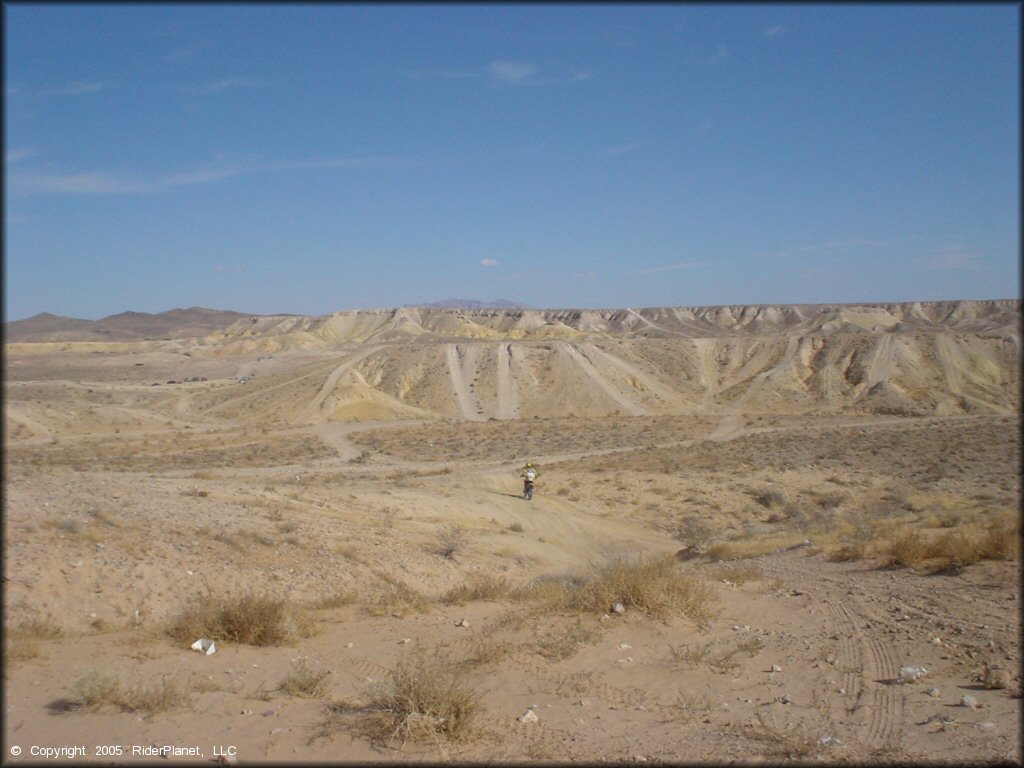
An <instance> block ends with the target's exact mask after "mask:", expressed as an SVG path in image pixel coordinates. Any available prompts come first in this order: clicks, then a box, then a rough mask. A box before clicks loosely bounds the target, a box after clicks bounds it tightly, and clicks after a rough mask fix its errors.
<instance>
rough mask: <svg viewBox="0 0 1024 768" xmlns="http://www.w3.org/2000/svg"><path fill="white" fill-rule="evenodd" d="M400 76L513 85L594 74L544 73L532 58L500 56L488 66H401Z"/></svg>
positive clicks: (560, 81) (578, 80)
mask: <svg viewBox="0 0 1024 768" xmlns="http://www.w3.org/2000/svg"><path fill="white" fill-rule="evenodd" d="M398 75H399V77H403V78H406V79H408V80H483V81H484V82H487V83H490V85H492V86H495V87H500V86H514V85H530V86H544V85H567V84H572V83H582V82H585V81H587V80H590V79H591V78H592V77H593V74H592V73H591V72H588V71H587V70H583V69H577V70H566V71H563V72H562V73H561V74H544V75H543V76H542V73H541V68H540V67H539V66H538V65H536V64H533V63H531V62H525V61H510V60H498V61H492V62H491V63H490V64H488V65H487V66H486V67H483V68H474V69H446V68H435V69H430V68H419V69H409V68H401V69H399V70H398Z"/></svg>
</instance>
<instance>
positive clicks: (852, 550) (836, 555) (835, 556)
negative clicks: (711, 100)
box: [828, 539, 867, 563]
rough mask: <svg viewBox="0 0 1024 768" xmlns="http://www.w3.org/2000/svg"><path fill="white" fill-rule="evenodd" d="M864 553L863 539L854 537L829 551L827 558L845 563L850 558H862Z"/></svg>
mask: <svg viewBox="0 0 1024 768" xmlns="http://www.w3.org/2000/svg"><path fill="white" fill-rule="evenodd" d="M866 555H867V544H866V543H865V542H864V541H863V540H860V539H854V540H853V541H848V542H846V543H845V544H841V545H840V546H839V547H838V548H837V549H834V550H832V551H830V552H829V553H828V559H829V560H831V561H832V562H833V563H845V562H850V561H852V560H863V559H864V557H865V556H866Z"/></svg>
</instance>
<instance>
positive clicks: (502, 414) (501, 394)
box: [497, 344, 519, 419]
mask: <svg viewBox="0 0 1024 768" xmlns="http://www.w3.org/2000/svg"><path fill="white" fill-rule="evenodd" d="M497 356H498V406H497V417H498V418H499V419H515V418H517V417H518V416H519V393H518V392H516V385H515V382H514V381H513V380H512V345H511V344H499V345H498V348H497Z"/></svg>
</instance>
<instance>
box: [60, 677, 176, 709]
mask: <svg viewBox="0 0 1024 768" xmlns="http://www.w3.org/2000/svg"><path fill="white" fill-rule="evenodd" d="M74 690H75V695H76V696H77V701H76V703H77V704H78V706H79V707H81V708H84V709H87V710H89V711H92V712H96V711H98V710H100V709H103V708H104V707H108V706H110V707H114V708H116V709H119V710H121V711H122V712H145V713H148V714H155V713H157V712H165V711H167V710H169V709H174V708H176V707H179V706H182V705H184V704H185V703H186V702H187V700H188V699H187V696H185V694H184V693H182V691H181V690H180V689H179V688H178V684H177V683H176V682H174V681H173V680H172V679H171V677H170V675H165V676H164V677H162V678H161V679H160V680H159V681H157V682H154V683H152V684H145V683H133V684H132V685H125V684H124V683H122V682H121V680H120V679H119V678H118V676H117V675H115V674H108V673H101V672H96V671H93V672H90V673H88V674H86V675H85V676H84V677H82V678H80V679H79V680H77V681H76V682H75V687H74Z"/></svg>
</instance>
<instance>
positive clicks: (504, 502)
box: [3, 355, 1021, 765]
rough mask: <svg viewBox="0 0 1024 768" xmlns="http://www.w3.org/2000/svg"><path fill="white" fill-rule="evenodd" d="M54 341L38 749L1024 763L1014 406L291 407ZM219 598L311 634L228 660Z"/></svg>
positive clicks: (39, 424) (12, 469)
mask: <svg viewBox="0 0 1024 768" xmlns="http://www.w3.org/2000/svg"><path fill="white" fill-rule="evenodd" d="M55 359H56V358H54V359H53V360H51V359H48V358H47V357H46V356H44V355H36V356H30V355H27V356H25V358H24V359H22V358H9V360H8V367H7V374H8V376H7V380H6V382H5V395H6V397H5V419H6V424H5V425H6V441H5V446H4V448H5V451H4V458H5V526H4V588H5V589H4V620H5V640H6V642H5V666H4V687H5V701H4V725H3V734H4V760H5V761H7V762H9V763H10V764H12V765H13V764H20V763H22V762H44V761H46V760H47V758H46V757H45V756H42V755H37V756H33V754H32V749H33V747H35V748H36V752H38V751H39V748H51V749H59V748H71V747H83V748H84V752H85V758H81V757H78V758H73V759H77V760H82V759H89V760H99V761H101V762H110V763H124V762H129V761H132V760H133V756H132V747H133V746H136V747H144V748H150V747H153V746H157V747H183V748H189V747H198V751H199V753H200V754H198V755H195V756H192V757H188V758H184V757H175V758H172V759H173V760H175V761H181V762H200V763H202V762H210V761H219V760H222V759H223V760H226V761H228V762H232V761H236V760H237V762H239V763H249V762H254V763H255V762H261V761H268V762H269V761H273V762H281V761H294V762H313V761H329V762H344V761H356V762H366V761H382V762H403V761H409V762H441V761H448V760H453V761H473V762H491V761H494V762H530V763H536V762H543V761H548V760H550V761H565V760H573V761H586V762H598V761H614V762H669V763H671V762H715V763H720V762H731V761H738V762H755V763H759V762H765V761H773V762H774V761H778V760H784V759H788V758H794V759H801V760H817V761H823V762H842V761H851V762H854V761H856V762H863V761H870V762H873V763H879V762H888V761H892V762H907V761H929V762H946V763H949V764H961V763H968V764H974V763H979V762H986V763H1002V762H1008V763H1017V764H1019V763H1020V761H1021V749H1020V715H1021V699H1020V676H1019V664H1020V646H1019V638H1020V572H1019V547H1018V546H1017V541H1018V536H1019V529H1018V526H1017V522H1016V521H1017V517H1018V503H1019V494H1020V485H1019V483H1020V475H1019V466H1020V432H1019V423H1018V417H1017V416H1015V415H1014V416H1003V415H984V414H982V415H969V416H957V417H945V418H939V417H919V418H901V417H895V416H880V415H870V414H864V415H857V414H846V415H822V416H814V417H811V416H806V415H802V416H797V415H771V414H736V413H732V414H729V415H725V416H700V417H698V416H678V417H646V416H637V417H628V416H623V417H621V418H611V417H608V418H594V419H569V418H564V419H558V418H549V419H528V420H519V421H508V422H505V421H497V420H491V421H486V422H476V423H463V422H456V421H444V420H431V419H419V420H415V419H413V420H406V421H394V420H392V421H386V422H374V421H361V422H356V421H353V422H325V423H321V424H315V425H311V426H299V427H287V428H285V427H279V426H260V425H259V424H253V423H246V424H239V423H233V422H231V421H230V420H229V419H221V418H216V414H213V413H210V412H203V413H196V412H194V411H193V410H192V409H191V408H190V397H191V395H190V394H189V393H190V392H197V391H201V388H211V387H219V386H226V385H225V384H224V383H223V380H221V379H217V377H216V376H215V375H214V374H215V373H216V371H214V370H213V369H212V368H211V369H210V371H209V373H210V374H211V375H210V377H209V380H208V381H203V382H192V383H189V384H181V385H178V386H179V389H177V390H175V392H178V393H180V394H179V395H176V399H174V400H171V401H169V400H167V399H166V398H165V399H164V400H163V401H161V403H162V405H160V406H159V407H154V406H153V405H152V403H154V402H155V401H154V400H153V398H152V390H149V389H148V388H149V387H150V385H149V384H148V383H147V382H145V381H143V379H142V376H141V374H139V373H138V371H137V370H134V369H132V368H130V367H127V366H131V365H132V364H131V363H125V366H126V367H118V366H117V365H116V364H113V363H110V362H109V361H107V362H105V363H104V365H102V366H99V365H97V366H96V367H95V368H94V369H90V368H89V367H88V364H87V361H86V362H79V363H76V367H75V368H74V370H73V371H71V372H69V371H70V369H62V368H60V366H59V365H58V364H57V363H56V362H55ZM83 359H84V357H83ZM147 366H148V367H147V375H149V376H152V375H153V374H152V371H153V369H154V367H158V366H159V359H158V358H156V357H153V358H151V359H150V358H147ZM232 386H244V385H237V384H232ZM189 388H191V389H189ZM166 391H167V387H166V385H165V386H164V388H163V390H162V392H163V393H164V394H166ZM526 460H532V461H533V462H534V463H536V464H538V465H539V468H540V472H541V477H540V480H539V482H538V488H537V495H536V497H535V498H534V499H533V500H532V501H530V502H528V501H525V500H524V499H522V498H521V497H520V496H519V491H520V486H519V480H518V471H519V468H520V467H521V466H522V464H523V462H525V461H526ZM616 569H617V570H616ZM615 574H619V576H620V577H621V578H620V580H619V581H617V582H615V581H613V576H614V575H615ZM623 574H625V575H623ZM631 579H632V580H631ZM666 579H667V580H668V581H666ZM609 584H611V586H608V585H609ZM624 585H625V586H624ZM616 590H618V591H616ZM645 590H646V591H645ZM257 597H258V598H262V602H261V601H259V600H256V599H255V598H257ZM250 598H251V599H250ZM204 600H205V601H207V604H208V603H209V601H211V600H212V601H222V603H223V604H224V605H226V606H235V607H236V608H238V610H239V611H240V612H241V613H243V614H244V613H245V611H244V608H245V606H249V609H248V610H249V611H250V613H249V614H246V615H243V616H242V619H241V621H242V622H243V623H246V622H247V623H248V624H250V625H252V624H253V623H257V624H258V623H259V622H261V621H262V622H265V623H266V625H267V626H266V628H267V629H271V630H272V629H275V628H277V629H281V631H282V633H283V634H282V636H281V638H280V639H279V640H274V639H273V638H271V639H270V640H269V641H268V643H269V644H266V645H259V644H255V645H254V644H248V643H244V642H233V641H232V640H231V639H230V637H231V635H230V633H228V634H224V635H223V636H222V637H221V638H213V639H215V640H216V643H217V644H216V652H215V653H214V654H212V655H204V654H202V653H197V652H196V651H194V650H192V649H191V648H190V645H191V643H192V642H193V641H194V640H198V639H200V635H199V634H198V632H199V630H198V629H197V634H196V636H195V637H192V636H191V635H190V634H188V632H189V630H190V628H191V626H195V627H200V626H201V624H195V621H194V615H195V613H196V610H198V606H200V605H202V604H203V602H202V601H204ZM616 602H621V603H622V608H623V609H624V610H623V611H622V612H616V611H614V610H613V605H614V603H616ZM253 605H257V606H262V607H258V608H253V607H252V606H253ZM239 606H242V607H241V608H239ZM268 606H269V607H268ZM189 611H191V612H192V613H191V614H190V613H189ZM275 611H276V613H275ZM190 615H191V616H192V620H193V623H192V624H191V625H190V624H189V618H188V617H189V616H190ZM224 638H228V639H224ZM208 639H209V638H208ZM909 666H920V667H924V668H925V669H926V670H927V673H926V674H924V675H923V676H921V677H920V678H918V679H909V678H910V677H913V676H912V675H908V673H907V672H906V671H903V672H902V674H901V670H903V669H904V668H905V667H909ZM403 686H405V687H404V688H403ZM404 692H420V693H423V692H426V693H429V694H431V695H432V696H433V698H432V699H431V698H430V697H429V696H427V697H426V698H424V699H423V700H418V701H414V702H412V703H409V701H408V700H407V699H403V693H404ZM424 701H434V702H439V706H441V707H442V709H438V710H431V709H430V707H429V706H427V704H425V703H424ZM444 706H449V710H447V711H446V710H443V707H444ZM531 713H532V714H531ZM15 746H17V747H20V749H21V750H22V751H21V754H20V756H19V757H13V756H12V755H13V752H12V751H11V750H12V749H13V748H14V747H15ZM115 747H121V748H123V751H122V753H121V756H120V757H118V756H117V755H116V750H114V749H113V748H115ZM103 750H105V751H106V754H100V752H101V751H103ZM112 750H113V752H114V754H111V751H112ZM134 760H140V761H143V762H150V761H153V760H157V761H159V760H160V758H159V757H145V756H144V757H135V758H134Z"/></svg>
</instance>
